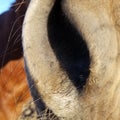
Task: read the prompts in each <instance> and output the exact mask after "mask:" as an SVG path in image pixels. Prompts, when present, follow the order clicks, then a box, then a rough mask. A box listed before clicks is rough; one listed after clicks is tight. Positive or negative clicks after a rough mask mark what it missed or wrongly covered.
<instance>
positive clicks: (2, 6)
mask: <svg viewBox="0 0 120 120" xmlns="http://www.w3.org/2000/svg"><path fill="white" fill-rule="evenodd" d="M14 1H15V0H0V14H1V13H2V12H4V11H6V10H8V9H9V8H10V5H11V3H13V2H14Z"/></svg>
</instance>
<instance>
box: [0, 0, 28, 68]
mask: <svg viewBox="0 0 120 120" xmlns="http://www.w3.org/2000/svg"><path fill="white" fill-rule="evenodd" d="M29 1H30V0H26V1H25V3H24V4H21V5H20V4H19V3H21V2H23V0H16V2H15V3H13V4H12V7H11V8H10V9H9V10H8V11H6V12H5V13H3V14H1V15H0V68H2V67H4V65H5V64H6V63H7V62H9V61H10V60H16V59H20V58H21V57H22V56H23V51H22V39H21V33H22V23H23V19H24V15H25V12H26V9H27V6H28V3H29ZM17 8H18V9H17Z"/></svg>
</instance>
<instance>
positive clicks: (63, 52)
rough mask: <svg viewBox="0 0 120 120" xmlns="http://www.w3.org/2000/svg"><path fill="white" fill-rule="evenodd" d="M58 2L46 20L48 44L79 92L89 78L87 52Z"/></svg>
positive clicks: (81, 39) (84, 44)
mask: <svg viewBox="0 0 120 120" xmlns="http://www.w3.org/2000/svg"><path fill="white" fill-rule="evenodd" d="M59 2H60V1H56V3H55V5H54V7H53V9H52V11H51V13H50V15H49V18H48V26H47V27H48V37H49V42H50V45H51V47H52V49H53V51H54V53H55V55H56V57H57V59H58V61H59V63H60V65H61V67H62V68H63V70H65V71H66V73H67V74H68V76H69V78H70V80H71V81H72V83H73V84H74V85H75V87H76V88H77V89H78V90H81V89H82V88H83V86H84V85H85V84H86V80H87V78H88V76H89V65H90V57H89V50H88V48H87V45H86V43H85V41H84V40H83V38H82V36H81V34H80V33H78V31H77V30H76V28H75V27H74V26H73V25H72V24H71V23H70V21H69V19H68V18H67V17H66V16H65V14H64V12H63V11H62V9H61V5H60V3H59Z"/></svg>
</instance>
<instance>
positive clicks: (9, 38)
mask: <svg viewBox="0 0 120 120" xmlns="http://www.w3.org/2000/svg"><path fill="white" fill-rule="evenodd" d="M21 17H24V15H21V16H20V17H18V18H17V19H16V20H15V22H14V23H13V26H12V28H11V31H10V34H9V37H8V43H7V46H6V49H5V54H4V56H3V59H2V64H1V65H2V66H3V64H4V60H5V56H6V52H7V49H8V47H9V42H10V40H11V36H12V32H13V30H14V27H15V25H16V23H17V21H18V20H19V19H20V18H21Z"/></svg>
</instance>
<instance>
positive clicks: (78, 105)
mask: <svg viewBox="0 0 120 120" xmlns="http://www.w3.org/2000/svg"><path fill="white" fill-rule="evenodd" d="M56 2H57V4H60V5H61V8H62V10H63V13H64V14H65V17H67V18H68V20H69V22H70V23H71V25H72V26H73V27H74V28H75V29H76V30H77V32H78V33H79V35H81V36H82V38H83V40H84V41H85V43H86V45H87V47H88V50H89V54H88V52H85V54H84V56H85V55H86V56H87V59H85V60H88V61H87V62H86V61H84V62H85V63H86V64H88V66H87V69H89V70H88V71H90V74H89V75H88V76H87V78H86V79H87V81H86V82H85V84H83V87H82V90H81V89H78V88H77V87H78V86H76V84H74V82H73V81H72V78H71V75H72V74H73V73H72V72H68V71H69V70H71V69H69V68H68V69H69V70H68V69H66V68H67V67H66V66H67V63H68V66H70V65H71V62H69V61H70V60H71V59H70V58H69V56H64V55H66V54H64V53H62V52H61V51H59V48H58V47H59V44H58V47H57V48H56V45H57V44H56V43H57V42H58V39H56V40H55V41H51V39H52V38H51V34H52V33H51V31H49V30H50V29H49V27H50V26H49V25H51V22H49V20H50V21H52V20H53V21H54V22H52V23H57V21H55V20H56V19H49V17H50V13H51V11H52V9H53V8H54V6H56V5H57V4H56ZM119 9H120V2H119V0H95V1H93V0H76V1H75V0H63V1H62V0H31V2H30V6H29V8H28V11H27V14H26V17H25V21H24V25H23V47H24V58H25V64H26V71H27V76H28V82H29V85H30V86H31V85H32V83H34V85H35V88H36V89H37V92H38V93H37V94H38V95H39V96H41V98H42V100H43V102H44V107H45V106H47V107H48V108H49V109H50V110H52V111H53V113H54V114H55V115H56V116H58V118H59V119H61V120H62V119H64V120H119V119H120V104H119V101H120V94H119V93H120V89H119V88H120V35H119V34H120V30H119V24H120V22H119V18H120V12H119ZM55 10H56V9H55ZM54 16H55V15H53V17H54ZM60 18H61V17H60ZM55 26H57V24H56V25H55ZM52 27H53V26H52ZM57 29H59V30H60V29H62V28H57V27H56V30H57ZM73 33H74V32H73ZM56 35H57V33H55V34H53V38H57V37H56ZM64 41H65V40H64ZM64 41H63V42H64ZM73 41H74V42H76V39H73ZM54 42H56V43H54ZM74 42H73V43H74ZM64 43H65V42H64ZM68 43H69V41H68ZM62 45H63V49H64V44H62ZM78 47H80V48H81V45H80V46H78ZM73 48H74V45H73ZM75 48H76V46H75ZM60 49H62V47H60ZM66 49H67V48H66ZM66 49H65V50H63V52H66ZM84 49H87V48H86V47H85V48H84ZM77 52H83V51H79V50H78V51H77ZM66 53H70V51H69V52H66ZM75 53H76V52H75ZM60 55H61V56H62V58H60ZM74 55H75V54H72V55H71V57H73V56H74ZM78 56H79V54H78ZM84 56H82V57H83V58H84ZM82 57H81V58H82ZM64 58H65V59H64ZM67 58H68V59H67ZM74 58H75V59H76V58H77V59H78V58H79V57H74ZM80 60H81V59H79V60H78V61H80ZM74 61H75V60H73V59H72V63H73V66H74ZM89 62H90V66H89ZM78 65H81V63H79V64H77V66H78ZM88 67H89V68H88ZM67 70H68V71H67ZM72 70H73V71H74V69H73V67H72ZM75 70H76V67H75ZM78 70H80V69H78ZM81 70H83V68H81ZM69 74H70V75H69ZM77 75H78V74H77ZM80 75H81V74H79V75H78V76H80ZM78 84H81V83H78ZM33 91H34V89H32V91H31V93H32V96H33V98H34V99H35V98H36V97H35V96H36V95H35V94H33ZM38 109H39V110H41V108H40V107H38ZM43 109H44V108H43Z"/></svg>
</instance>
